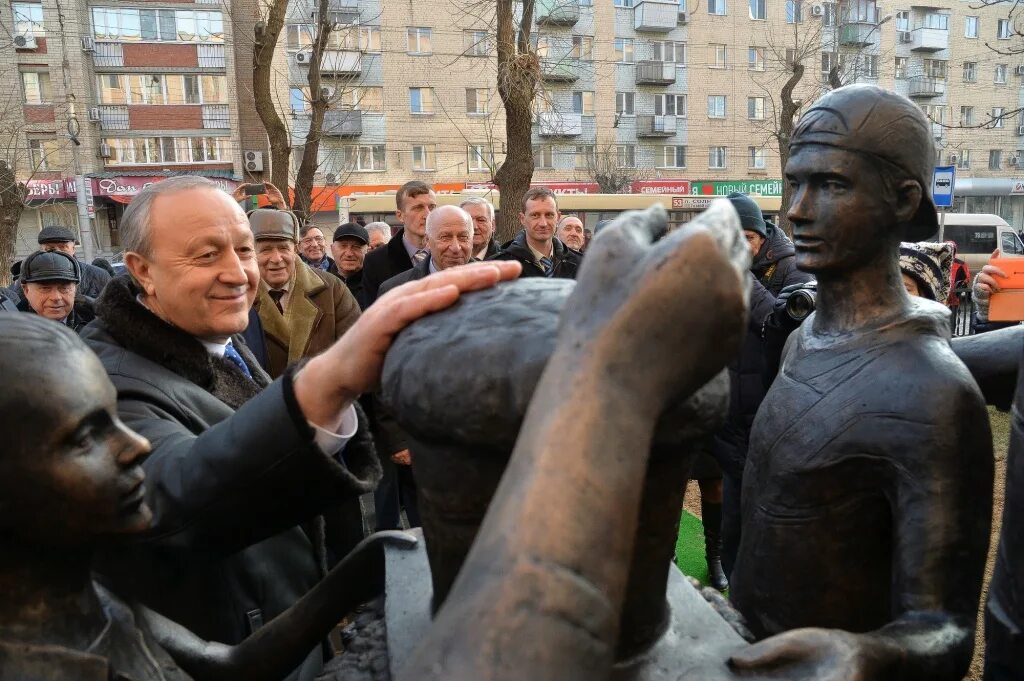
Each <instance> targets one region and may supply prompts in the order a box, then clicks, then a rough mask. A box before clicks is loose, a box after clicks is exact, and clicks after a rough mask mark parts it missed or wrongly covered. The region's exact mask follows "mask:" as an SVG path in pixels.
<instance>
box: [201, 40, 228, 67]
mask: <svg viewBox="0 0 1024 681" xmlns="http://www.w3.org/2000/svg"><path fill="white" fill-rule="evenodd" d="M197 47H198V50H199V68H201V69H223V68H225V67H226V66H227V65H226V64H225V62H224V45H223V44H220V45H197Z"/></svg>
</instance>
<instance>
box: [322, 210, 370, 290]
mask: <svg viewBox="0 0 1024 681" xmlns="http://www.w3.org/2000/svg"><path fill="white" fill-rule="evenodd" d="M369 244H370V234H369V232H367V230H366V228H365V227H363V226H362V225H360V224H357V223H355V222H346V223H345V224H343V225H339V226H338V228H337V229H336V230H334V239H333V240H332V241H331V255H333V256H334V262H335V264H336V265H337V266H338V276H339V277H341V279H342V281H344V282H345V286H348V290H349V293H351V294H352V295H353V296H354V297H355V299H356V302H357V303H359V309H360V310H365V309H366V296H365V295H364V294H363V262H365V260H366V252H367V250H368V249H369Z"/></svg>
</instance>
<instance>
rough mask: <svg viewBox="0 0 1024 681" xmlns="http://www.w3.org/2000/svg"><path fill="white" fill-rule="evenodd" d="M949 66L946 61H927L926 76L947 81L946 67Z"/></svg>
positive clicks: (925, 65)
mask: <svg viewBox="0 0 1024 681" xmlns="http://www.w3.org/2000/svg"><path fill="white" fill-rule="evenodd" d="M948 64H949V62H947V61H946V60H945V59H925V60H924V75H925V76H927V77H928V78H936V79H938V80H946V67H947V65H948Z"/></svg>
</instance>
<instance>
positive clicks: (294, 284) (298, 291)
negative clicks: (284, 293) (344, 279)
mask: <svg viewBox="0 0 1024 681" xmlns="http://www.w3.org/2000/svg"><path fill="white" fill-rule="evenodd" d="M326 288H327V284H326V283H325V282H324V280H323V279H322V278H321V277H320V276H319V273H318V272H317V271H315V270H313V269H312V268H310V267H309V266H308V265H305V264H303V263H302V262H297V263H296V264H295V275H294V276H293V277H292V280H291V295H289V296H288V309H287V310H285V311H284V314H283V315H282V314H281V311H280V310H278V309H277V305H275V304H274V301H273V300H272V299H271V298H270V293H269V291H270V288H269V287H268V286H267V284H266V282H264V281H262V280H261V281H260V290H259V294H258V295H257V297H256V304H257V311H258V312H259V315H260V322H262V323H263V332H264V333H265V334H267V335H268V336H273V337H274V339H275V340H277V342H278V343H280V344H281V345H282V346H284V347H286V348H287V349H288V363H289V364H291V363H292V362H296V361H298V360H299V359H301V358H302V357H303V356H304V355H305V354H306V349H307V348H308V347H309V341H310V339H311V338H312V337H313V330H314V329H315V328H316V325H317V324H318V323H320V320H321V319H322V318H323V311H322V310H321V309H320V308H319V307H317V305H316V303H315V302H313V300H312V298H313V296H315V295H317V294H319V293H320V292H322V291H323V290H324V289H326Z"/></svg>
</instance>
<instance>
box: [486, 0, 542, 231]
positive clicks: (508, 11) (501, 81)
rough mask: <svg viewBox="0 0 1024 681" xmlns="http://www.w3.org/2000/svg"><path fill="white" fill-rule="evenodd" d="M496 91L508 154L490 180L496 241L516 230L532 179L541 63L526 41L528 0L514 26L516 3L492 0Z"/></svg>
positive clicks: (529, 13) (530, 14) (529, 17)
mask: <svg viewBox="0 0 1024 681" xmlns="http://www.w3.org/2000/svg"><path fill="white" fill-rule="evenodd" d="M497 3H498V6H497V51H498V94H499V95H500V96H501V101H502V102H503V103H504V105H505V139H506V141H507V152H506V155H505V160H504V161H502V164H501V167H500V168H498V172H496V173H495V174H494V182H495V184H497V185H498V190H499V191H500V192H501V212H500V213H499V215H498V221H497V225H496V231H497V238H498V241H499V242H503V241H507V240H509V239H511V238H512V237H513V236H515V234H516V232H518V231H519V206H520V204H521V203H522V200H523V195H524V194H526V191H527V190H528V189H529V188H530V181H531V180H532V179H533V130H532V128H533V111H532V107H533V97H534V94H535V92H536V90H537V80H538V78H539V75H540V65H539V63H538V61H537V55H536V54H535V53H534V52H533V50H532V49H531V45H530V27H531V24H532V23H533V0H523V3H522V7H523V14H522V18H521V19H520V22H519V26H518V30H517V27H516V22H515V14H514V9H515V4H516V3H515V2H513V0H497Z"/></svg>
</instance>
